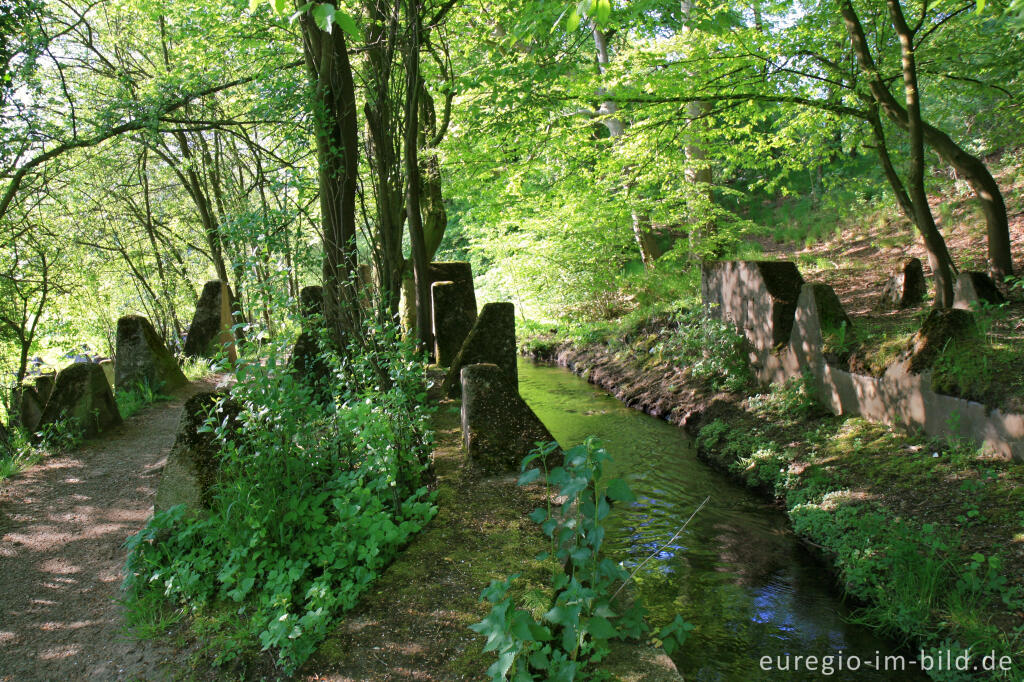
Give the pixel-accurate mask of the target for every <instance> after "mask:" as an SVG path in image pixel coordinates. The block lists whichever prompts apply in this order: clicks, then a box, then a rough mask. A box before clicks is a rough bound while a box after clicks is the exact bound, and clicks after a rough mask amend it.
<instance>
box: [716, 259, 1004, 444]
mask: <svg viewBox="0 0 1024 682" xmlns="http://www.w3.org/2000/svg"><path fill="white" fill-rule="evenodd" d="M794 273H796V276H795V277H794ZM797 281H799V285H798V286H799V293H798V295H797V296H796V298H795V302H794V300H793V299H794V297H793V291H794V283H795V282H797ZM701 293H702V296H703V300H704V304H705V305H711V306H712V307H711V311H712V314H714V315H716V316H717V317H719V318H721V319H724V320H728V321H730V322H732V323H734V324H735V325H736V326H737V328H738V329H739V331H740V332H742V333H743V335H744V336H745V337H746V338H747V340H748V341H749V342H750V345H751V349H752V350H751V353H750V361H751V363H752V365H753V367H754V369H755V370H756V372H757V376H758V378H759V379H760V380H761V381H764V382H771V383H781V382H784V381H786V380H787V379H790V378H792V377H796V376H800V375H801V374H803V373H804V372H809V373H810V374H811V375H812V376H813V377H814V383H815V385H816V388H817V391H818V396H819V398H820V399H821V400H822V402H823V403H824V404H825V405H826V406H827V407H828V408H829V409H831V410H832V411H833V412H834V413H836V414H855V415H860V416H862V417H864V418H866V419H870V420H872V421H879V422H884V423H887V424H897V425H903V426H908V427H917V428H920V429H923V430H924V431H925V433H927V434H929V435H932V436H942V437H956V438H967V439H970V440H972V441H974V442H976V443H979V444H981V445H982V446H983V447H984V448H985V449H986V450H987V451H989V452H990V453H991V454H993V455H995V456H997V457H999V458H1002V459H1007V460H1009V459H1016V460H1018V461H1024V415H1021V414H1013V413H1009V414H1007V413H1003V412H1002V411H1000V410H990V409H989V408H988V407H986V406H985V405H982V404H981V403H977V402H973V401H970V400H964V399H962V398H955V397H953V396H948V395H942V394H940V393H936V392H935V391H933V390H932V388H931V372H930V371H924V372H922V373H920V374H912V373H910V372H909V371H908V369H907V363H906V362H897V363H896V364H894V365H892V366H891V367H889V368H888V370H886V372H885V374H884V375H883V376H882V377H877V378H876V377H871V376H864V375H861V374H853V373H851V372H847V371H845V370H842V369H840V368H838V367H834V366H832V365H831V364H829V363H828V362H827V361H826V360H825V357H824V355H823V354H822V333H821V311H823V310H825V309H827V308H828V302H827V301H824V300H819V299H824V298H826V297H827V295H828V293H829V292H827V287H823V285H820V284H819V285H813V284H805V283H803V278H801V277H800V276H799V274H798V273H797V271H796V266H795V265H794V264H792V263H785V264H780V263H767V262H754V261H749V262H747V261H745V262H740V261H728V262H717V263H711V264H708V265H706V266H705V267H704V271H703V276H702V280H701Z"/></svg>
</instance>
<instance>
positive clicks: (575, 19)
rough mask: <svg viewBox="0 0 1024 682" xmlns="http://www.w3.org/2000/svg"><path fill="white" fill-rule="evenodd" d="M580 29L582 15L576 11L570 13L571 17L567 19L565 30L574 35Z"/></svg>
mask: <svg viewBox="0 0 1024 682" xmlns="http://www.w3.org/2000/svg"><path fill="white" fill-rule="evenodd" d="M579 27H580V13H579V12H577V11H576V10H575V9H573V11H571V12H569V16H567V17H566V18H565V30H566V31H568V32H569V33H572V32H573V31H575V30H576V29H578V28H579Z"/></svg>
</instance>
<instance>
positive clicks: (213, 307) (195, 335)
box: [184, 280, 234, 358]
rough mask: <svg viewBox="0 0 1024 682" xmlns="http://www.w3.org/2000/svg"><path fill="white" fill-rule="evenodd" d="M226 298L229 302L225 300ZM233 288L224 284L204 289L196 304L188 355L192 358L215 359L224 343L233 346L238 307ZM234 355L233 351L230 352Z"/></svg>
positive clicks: (187, 341) (211, 284)
mask: <svg viewBox="0 0 1024 682" xmlns="http://www.w3.org/2000/svg"><path fill="white" fill-rule="evenodd" d="M224 294H226V296H227V300H223V298H224ZM233 298H234V297H233V295H232V293H231V288H230V287H228V285H227V284H225V283H223V282H221V281H220V280H210V281H209V282H207V283H206V284H204V285H203V293H202V294H201V295H200V296H199V301H198V302H197V303H196V312H195V314H194V315H193V316H192V324H190V325H189V327H188V335H187V336H186V338H185V348H184V353H185V355H186V356H188V357H190V358H200V357H202V358H212V357H213V356H214V355H216V353H217V351H218V350H219V348H218V345H219V344H221V343H232V342H233V340H234V337H233V336H232V334H231V324H232V322H231V310H232V307H233V304H234V301H233ZM229 352H230V351H229Z"/></svg>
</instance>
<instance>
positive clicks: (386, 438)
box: [124, 324, 436, 673]
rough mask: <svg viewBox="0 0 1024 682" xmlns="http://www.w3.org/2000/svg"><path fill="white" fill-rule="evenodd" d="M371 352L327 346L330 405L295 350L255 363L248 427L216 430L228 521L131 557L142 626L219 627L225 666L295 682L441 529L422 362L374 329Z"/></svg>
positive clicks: (218, 655)
mask: <svg viewBox="0 0 1024 682" xmlns="http://www.w3.org/2000/svg"><path fill="white" fill-rule="evenodd" d="M367 339H369V340H370V343H369V346H372V347H368V346H367V345H366V344H367ZM359 343H360V344H361V345H360V346H357V345H356V344H355V343H353V345H351V346H350V347H349V348H348V351H347V353H346V354H345V355H344V356H339V355H338V354H336V353H334V352H332V351H331V350H330V349H329V348H328V344H326V343H323V344H322V350H321V352H322V353H323V354H324V360H325V362H326V363H327V365H328V366H329V367H331V368H334V372H333V374H332V376H331V377H330V378H329V379H328V381H327V383H328V384H329V386H327V389H328V394H329V399H327V400H323V399H322V398H321V396H322V395H323V394H321V393H319V392H318V394H317V395H316V396H314V394H313V390H314V389H313V388H312V387H311V386H310V385H308V382H306V381H304V380H303V377H300V376H296V375H295V373H293V372H292V371H289V368H288V365H287V362H286V360H285V356H284V354H283V352H282V349H281V348H278V347H274V346H267V347H266V351H267V353H266V354H265V356H264V357H263V358H261V359H259V360H243V361H241V362H240V363H239V365H238V369H237V377H238V383H237V384H236V385H235V386H234V388H233V389H232V390H231V399H232V400H233V401H234V402H235V403H236V404H237V405H239V406H240V412H239V415H238V418H237V420H236V421H235V422H233V423H232V422H230V421H229V420H224V421H223V422H218V421H217V420H216V419H215V418H211V419H209V420H208V421H207V422H206V426H205V427H204V428H205V429H206V430H208V431H212V432H213V433H214V434H215V437H216V441H217V442H218V443H219V445H220V449H221V458H222V465H221V467H222V475H221V477H220V483H218V485H217V486H216V487H215V491H214V497H213V503H212V509H211V510H210V511H209V513H208V514H205V515H199V514H194V513H188V512H187V511H186V510H185V509H184V508H183V507H182V506H178V507H174V508H171V509H169V510H167V511H164V512H162V513H159V514H157V515H155V516H154V518H153V519H152V521H151V522H150V523H149V524H148V525H147V526H146V528H145V529H143V530H142V531H141V532H140V533H139V534H137V535H135V536H134V537H132V538H131V539H130V540H129V541H128V550H129V556H128V561H127V564H126V566H125V581H124V588H125V592H126V600H127V602H128V606H129V614H130V615H131V614H133V613H134V614H135V620H136V621H139V620H142V614H143V613H144V612H145V611H146V610H147V609H149V608H152V607H154V606H157V605H159V606H162V607H164V608H170V609H173V608H183V609H184V610H185V611H188V612H190V613H192V614H193V615H197V616H201V617H202V618H203V619H204V620H212V622H213V623H214V625H213V626H212V627H210V628H209V629H210V630H211V631H213V632H214V633H216V636H215V637H214V639H215V641H214V643H213V645H212V649H213V651H212V653H213V654H214V655H215V662H218V663H220V662H224V661H227V660H230V659H231V658H233V657H235V656H237V655H238V653H239V651H245V650H250V651H251V650H254V649H256V648H258V649H261V650H270V651H272V652H274V653H275V654H276V656H277V662H278V664H279V665H280V666H281V667H282V668H283V669H284V670H285V672H288V673H290V672H292V671H294V670H295V669H296V668H297V667H298V666H299V665H300V664H301V663H302V662H303V661H305V660H306V658H307V657H308V656H309V655H310V654H311V653H312V652H313V651H314V650H315V647H316V646H317V644H318V643H319V642H320V641H321V640H322V639H323V638H324V637H325V635H326V634H327V632H328V630H329V628H330V626H331V624H332V622H333V621H334V619H335V618H336V617H337V616H338V614H340V613H342V612H344V611H345V610H347V609H350V608H352V607H353V606H354V605H355V604H356V601H357V600H358V598H359V596H360V594H362V592H363V591H364V590H366V588H367V587H368V586H369V585H370V584H371V583H372V581H373V580H374V578H375V577H376V576H377V575H378V574H379V573H380V572H381V571H382V569H383V568H384V567H385V566H386V565H387V564H388V563H389V562H390V561H391V559H392V558H393V557H394V555H395V554H396V552H397V551H398V549H399V547H401V546H402V545H403V543H405V542H406V541H407V540H408V539H409V538H410V536H412V535H413V534H415V533H416V532H417V531H419V530H420V529H421V528H422V527H423V526H424V525H425V524H426V523H427V522H428V521H429V520H430V518H432V516H433V515H434V513H435V511H436V508H435V506H434V504H433V500H432V496H431V495H430V494H429V493H428V491H427V488H426V487H425V486H424V485H422V479H423V474H424V472H425V470H426V468H427V463H428V456H429V453H430V433H429V431H428V429H427V418H428V410H427V409H426V407H425V398H426V388H425V384H424V374H423V369H422V359H421V358H420V357H419V356H418V355H417V354H416V353H415V352H414V350H413V347H412V346H411V345H409V344H408V343H406V342H404V341H402V340H401V339H400V337H399V333H398V330H397V329H396V328H394V327H392V326H386V327H385V326H377V325H372V324H368V325H367V326H366V328H365V329H363V330H362V336H361V337H360V338H359ZM322 388H323V384H322V383H321V384H319V385H318V386H317V390H318V391H319V390H320V389H322ZM239 616H241V617H239Z"/></svg>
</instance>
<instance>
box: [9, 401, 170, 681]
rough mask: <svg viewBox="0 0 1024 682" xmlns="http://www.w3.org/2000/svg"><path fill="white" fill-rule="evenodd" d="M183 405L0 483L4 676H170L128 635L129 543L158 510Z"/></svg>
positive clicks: (158, 655) (135, 420)
mask: <svg viewBox="0 0 1024 682" xmlns="http://www.w3.org/2000/svg"><path fill="white" fill-rule="evenodd" d="M181 404H182V401H181V400H176V401H174V402H171V403H161V404H157V405H155V406H153V407H151V408H149V409H146V410H143V411H142V412H140V413H139V414H137V415H135V416H134V417H132V418H131V419H129V420H128V421H127V422H126V423H125V425H124V426H121V427H118V428H116V429H114V430H113V431H111V432H109V433H107V434H106V435H104V436H102V437H101V438H100V439H97V440H95V441H92V442H90V443H87V444H86V445H85V446H83V447H82V448H80V449H78V450H75V451H72V452H70V453H67V454H64V455H60V456H55V457H52V458H50V459H48V460H44V461H43V462H41V463H40V464H39V465H37V466H36V467H34V468H32V469H30V470H29V471H26V472H25V473H24V474H22V475H20V476H16V477H14V478H13V479H8V480H6V481H4V482H3V483H2V490H0V601H2V602H3V604H4V616H3V628H4V629H3V631H2V632H0V680H18V681H19V682H20V681H22V680H77V679H96V680H113V679H126V678H127V679H133V678H134V679H145V680H159V679H165V678H167V677H168V675H167V673H166V672H162V669H161V662H162V661H163V660H164V659H166V658H167V652H165V651H164V650H162V649H160V648H159V647H158V646H156V645H154V643H152V642H148V641H147V642H138V641H135V640H133V639H131V638H130V637H128V636H127V635H125V634H124V633H123V632H122V618H121V613H120V607H119V606H118V605H117V603H116V601H115V600H116V599H117V598H118V597H119V586H120V582H121V577H122V576H121V570H122V566H123V564H124V558H125V552H124V548H123V544H124V541H125V540H126V539H127V538H128V537H129V536H131V535H132V534H134V533H135V532H137V531H138V530H139V529H140V528H141V527H142V526H143V525H144V524H145V523H146V520H147V519H148V518H149V516H150V515H151V514H152V498H153V494H154V493H155V489H156V484H157V482H158V481H159V476H160V472H161V470H162V466H163V461H164V459H165V458H166V456H167V453H168V451H169V450H170V446H171V444H172V443H173V441H174V435H175V431H176V429H177V423H178V418H179V413H180V408H181Z"/></svg>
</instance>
